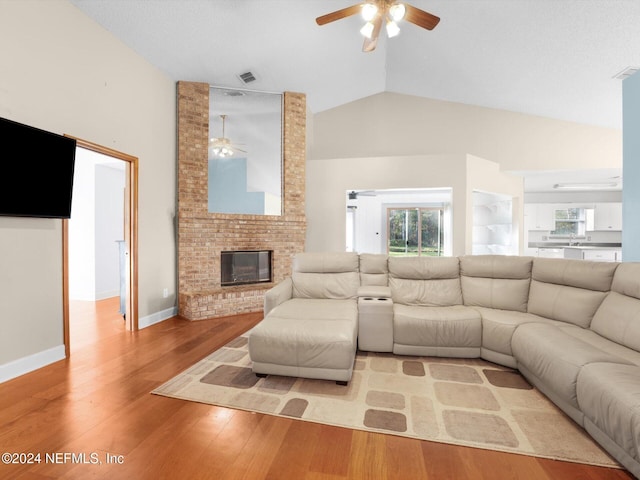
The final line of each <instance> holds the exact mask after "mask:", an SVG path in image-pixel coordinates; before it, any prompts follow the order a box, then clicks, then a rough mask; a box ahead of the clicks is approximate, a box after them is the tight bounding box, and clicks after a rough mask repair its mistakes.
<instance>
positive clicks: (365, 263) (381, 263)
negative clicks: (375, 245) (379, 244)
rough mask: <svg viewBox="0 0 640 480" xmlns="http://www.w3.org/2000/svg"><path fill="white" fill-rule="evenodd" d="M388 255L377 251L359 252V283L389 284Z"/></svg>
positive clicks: (366, 284)
mask: <svg viewBox="0 0 640 480" xmlns="http://www.w3.org/2000/svg"><path fill="white" fill-rule="evenodd" d="M387 261H388V257H387V255H384V254H378V253H361V254H360V285H364V286H384V287H386V286H387V285H389V266H388V264H387Z"/></svg>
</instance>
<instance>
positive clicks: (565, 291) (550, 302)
mask: <svg viewBox="0 0 640 480" xmlns="http://www.w3.org/2000/svg"><path fill="white" fill-rule="evenodd" d="M576 261H578V262H583V261H584V260H576ZM585 263H586V262H585ZM606 296H607V294H606V292H595V291H593V290H586V289H584V288H575V287H568V286H566V285H555V284H551V283H544V282H539V281H537V280H532V281H531V288H530V289H529V305H528V308H527V310H528V312H529V313H533V314H535V315H540V316H542V317H546V318H550V319H553V320H560V321H563V322H567V323H572V324H574V325H578V326H580V327H583V328H587V327H589V325H590V324H591V320H592V319H593V316H594V315H595V313H596V310H597V309H598V307H599V306H600V304H601V303H602V301H603V300H604V299H605V297H606Z"/></svg>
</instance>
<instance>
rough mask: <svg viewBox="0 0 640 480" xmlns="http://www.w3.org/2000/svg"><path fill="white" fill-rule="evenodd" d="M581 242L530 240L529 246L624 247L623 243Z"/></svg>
mask: <svg viewBox="0 0 640 480" xmlns="http://www.w3.org/2000/svg"><path fill="white" fill-rule="evenodd" d="M579 243H580V244H579V245H569V242H529V248H569V247H571V248H575V247H577V248H584V247H590V248H594V247H595V248H622V244H620V243H595V242H593V243H587V242H579Z"/></svg>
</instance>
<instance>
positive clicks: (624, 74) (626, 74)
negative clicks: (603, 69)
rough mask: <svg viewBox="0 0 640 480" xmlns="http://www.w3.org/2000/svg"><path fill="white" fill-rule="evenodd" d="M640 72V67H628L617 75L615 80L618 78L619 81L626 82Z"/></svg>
mask: <svg viewBox="0 0 640 480" xmlns="http://www.w3.org/2000/svg"><path fill="white" fill-rule="evenodd" d="M638 70H640V67H627V68H625V69H624V70H622V71H621V72H619V73H616V74H615V75H614V76H613V78H617V79H618V80H624V79H625V78H628V77H630V76H631V75H633V74H634V73H636V72H637V71H638Z"/></svg>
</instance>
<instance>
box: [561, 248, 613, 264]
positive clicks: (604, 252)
mask: <svg viewBox="0 0 640 480" xmlns="http://www.w3.org/2000/svg"><path fill="white" fill-rule="evenodd" d="M619 253H620V249H612V248H604V247H603V248H599V247H565V248H564V258H573V259H577V260H591V261H596V262H616V261H618V258H619Z"/></svg>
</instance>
